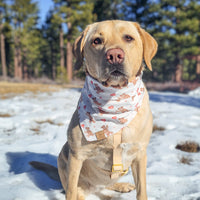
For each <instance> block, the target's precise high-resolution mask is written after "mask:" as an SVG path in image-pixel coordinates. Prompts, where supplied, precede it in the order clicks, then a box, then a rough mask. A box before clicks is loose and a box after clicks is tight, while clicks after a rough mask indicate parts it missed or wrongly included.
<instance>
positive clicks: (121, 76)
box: [102, 69, 128, 88]
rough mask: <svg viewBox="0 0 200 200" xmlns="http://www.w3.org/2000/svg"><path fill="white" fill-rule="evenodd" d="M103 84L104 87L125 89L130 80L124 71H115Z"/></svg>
mask: <svg viewBox="0 0 200 200" xmlns="http://www.w3.org/2000/svg"><path fill="white" fill-rule="evenodd" d="M102 84H103V85H104V86H111V87H117V88H121V87H125V86H126V85H127V84H128V78H127V75H126V74H125V73H123V72H122V71H120V70H118V69H115V70H113V71H112V72H110V74H109V76H108V78H107V80H106V81H103V82H102Z"/></svg>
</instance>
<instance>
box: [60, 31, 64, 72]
mask: <svg viewBox="0 0 200 200" xmlns="http://www.w3.org/2000/svg"><path fill="white" fill-rule="evenodd" d="M60 67H61V73H63V72H64V67H65V56H64V40H63V30H62V27H61V28H60Z"/></svg>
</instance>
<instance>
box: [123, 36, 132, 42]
mask: <svg viewBox="0 0 200 200" xmlns="http://www.w3.org/2000/svg"><path fill="white" fill-rule="evenodd" d="M124 39H125V40H126V41H127V42H131V41H133V40H134V38H133V37H131V36H130V35H125V36H124Z"/></svg>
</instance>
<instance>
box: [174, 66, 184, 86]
mask: <svg viewBox="0 0 200 200" xmlns="http://www.w3.org/2000/svg"><path fill="white" fill-rule="evenodd" d="M182 68H183V67H182V65H181V64H177V65H176V73H175V75H176V77H175V81H176V82H177V83H181V82H182V73H183V70H182Z"/></svg>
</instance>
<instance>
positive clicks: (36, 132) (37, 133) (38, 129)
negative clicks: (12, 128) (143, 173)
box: [30, 127, 41, 135]
mask: <svg viewBox="0 0 200 200" xmlns="http://www.w3.org/2000/svg"><path fill="white" fill-rule="evenodd" d="M30 130H31V131H33V132H34V133H35V134H36V135H40V134H41V132H40V128H39V127H37V128H31V129H30Z"/></svg>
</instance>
